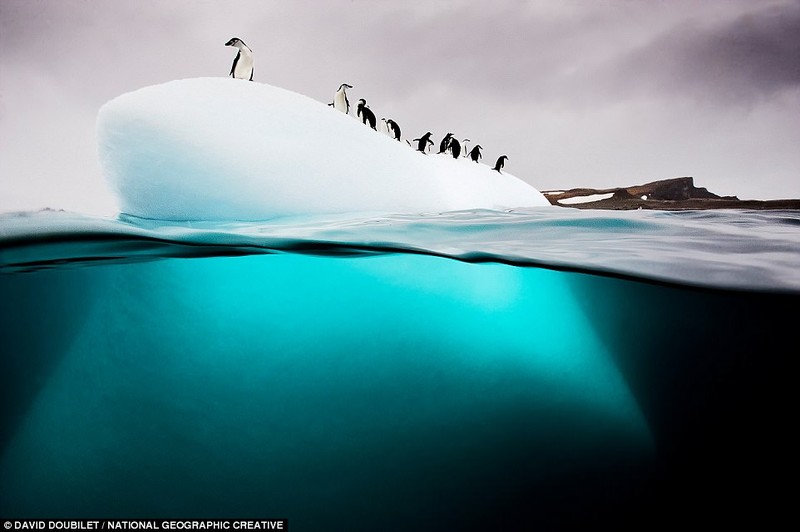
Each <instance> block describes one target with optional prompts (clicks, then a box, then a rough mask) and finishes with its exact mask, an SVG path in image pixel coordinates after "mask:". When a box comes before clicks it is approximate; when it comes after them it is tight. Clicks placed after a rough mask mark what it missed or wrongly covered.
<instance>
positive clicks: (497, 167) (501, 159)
mask: <svg viewBox="0 0 800 532" xmlns="http://www.w3.org/2000/svg"><path fill="white" fill-rule="evenodd" d="M507 159H508V156H507V155H501V156H500V157H498V158H497V162H496V163H494V168H492V170H497V173H498V174H502V173H503V172H501V171H500V169H501V168H503V166H505V164H506V160H507Z"/></svg>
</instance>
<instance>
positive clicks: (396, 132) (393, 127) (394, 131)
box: [386, 118, 400, 140]
mask: <svg viewBox="0 0 800 532" xmlns="http://www.w3.org/2000/svg"><path fill="white" fill-rule="evenodd" d="M386 125H388V126H389V132H390V134H391V135H392V136H393V137H394V138H395V139H397V140H400V126H398V125H397V122H395V121H394V120H392V119H391V118H390V119H389V120H387V121H386Z"/></svg>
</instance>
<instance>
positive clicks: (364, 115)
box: [356, 98, 377, 131]
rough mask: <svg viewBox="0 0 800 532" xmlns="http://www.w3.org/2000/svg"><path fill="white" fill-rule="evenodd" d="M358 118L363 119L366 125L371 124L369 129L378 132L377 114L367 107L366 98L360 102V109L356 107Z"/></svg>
mask: <svg viewBox="0 0 800 532" xmlns="http://www.w3.org/2000/svg"><path fill="white" fill-rule="evenodd" d="M356 116H358V117H359V118H361V122H363V123H364V124H366V123H367V122H369V127H371V128H372V129H375V131H377V129H376V128H375V113H373V112H372V110H371V109H370V108H369V107H367V100H365V99H364V98H361V99H360V100H358V107H356Z"/></svg>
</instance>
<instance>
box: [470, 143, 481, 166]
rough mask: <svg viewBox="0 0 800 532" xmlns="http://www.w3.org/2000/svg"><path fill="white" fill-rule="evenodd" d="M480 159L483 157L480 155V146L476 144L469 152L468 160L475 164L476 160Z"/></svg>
mask: <svg viewBox="0 0 800 532" xmlns="http://www.w3.org/2000/svg"><path fill="white" fill-rule="evenodd" d="M481 157H483V155H481V145H480V144H476V145H475V147H474V148H472V149H471V150H470V151H469V158H470V159H472V160H473V161H474V162H476V163H477V162H478V159H480V158H481Z"/></svg>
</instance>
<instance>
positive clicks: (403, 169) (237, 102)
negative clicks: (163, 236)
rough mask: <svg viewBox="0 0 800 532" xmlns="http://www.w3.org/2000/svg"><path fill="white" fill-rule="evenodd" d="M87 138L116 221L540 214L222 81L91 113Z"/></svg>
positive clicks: (502, 183)
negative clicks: (482, 211) (93, 143)
mask: <svg viewBox="0 0 800 532" xmlns="http://www.w3.org/2000/svg"><path fill="white" fill-rule="evenodd" d="M97 134H98V152H99V156H100V162H101V165H102V167H103V171H104V174H105V177H106V178H107V179H108V181H109V183H110V185H111V187H112V190H114V191H115V192H116V194H117V197H118V198H119V203H120V208H121V210H122V211H123V212H125V213H127V214H132V215H135V216H141V217H146V218H158V219H166V220H201V219H203V220H263V219H268V218H273V217H278V216H288V215H306V214H328V213H344V212H431V211H434V212H438V211H450V210H459V209H477V208H488V209H504V208H512V207H528V206H537V205H542V206H545V205H550V203H549V202H548V201H547V199H545V197H544V196H543V195H542V194H541V193H539V191H537V190H536V189H534V188H533V187H531V186H530V185H528V184H527V183H525V182H523V181H521V180H520V179H518V178H516V177H513V176H512V175H510V174H507V173H505V172H504V173H503V174H499V173H497V172H494V171H492V170H491V169H490V168H489V167H488V166H486V165H483V164H480V165H479V164H475V163H473V162H471V161H467V160H466V159H460V160H454V159H452V158H450V157H445V156H436V155H423V154H421V153H418V152H416V151H414V150H412V149H411V148H409V146H408V145H407V144H405V143H404V142H403V143H401V142H397V141H396V140H393V139H391V138H389V137H388V136H386V135H383V134H380V133H377V132H375V131H373V130H372V129H370V128H368V127H366V126H364V125H363V124H361V123H360V122H359V121H358V120H356V119H354V118H353V117H352V116H348V115H345V114H343V113H341V112H338V111H336V110H334V109H333V108H331V107H328V106H327V105H325V104H322V103H320V102H317V101H315V100H312V99H311V98H308V97H306V96H303V95H300V94H297V93H294V92H291V91H287V90H284V89H280V88H278V87H273V86H270V85H265V84H261V83H254V82H249V81H243V80H237V79H231V78H196V79H184V80H178V81H172V82H169V83H164V84H161V85H155V86H151V87H146V88H143V89H140V90H137V91H134V92H131V93H127V94H123V95H121V96H119V97H117V98H115V99H113V100H111V101H110V102H108V103H106V104H105V105H104V106H103V107H102V108H101V109H100V111H99V113H98V118H97Z"/></svg>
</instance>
